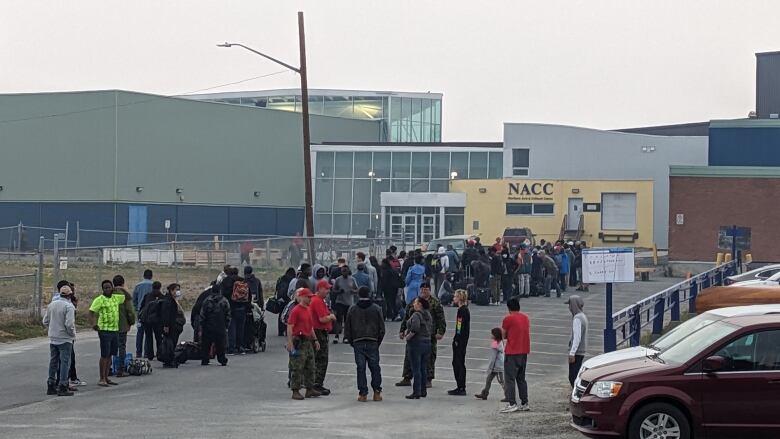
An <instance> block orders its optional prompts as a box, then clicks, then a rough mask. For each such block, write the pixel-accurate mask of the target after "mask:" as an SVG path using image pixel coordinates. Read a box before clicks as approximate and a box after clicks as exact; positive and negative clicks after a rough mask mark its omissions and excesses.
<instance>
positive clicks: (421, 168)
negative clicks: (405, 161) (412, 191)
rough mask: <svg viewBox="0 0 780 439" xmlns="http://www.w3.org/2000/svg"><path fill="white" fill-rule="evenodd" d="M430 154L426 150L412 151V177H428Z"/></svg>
mask: <svg viewBox="0 0 780 439" xmlns="http://www.w3.org/2000/svg"><path fill="white" fill-rule="evenodd" d="M430 164H431V154H430V153H428V152H413V153H412V178H428V177H429V173H430V169H429V167H430Z"/></svg>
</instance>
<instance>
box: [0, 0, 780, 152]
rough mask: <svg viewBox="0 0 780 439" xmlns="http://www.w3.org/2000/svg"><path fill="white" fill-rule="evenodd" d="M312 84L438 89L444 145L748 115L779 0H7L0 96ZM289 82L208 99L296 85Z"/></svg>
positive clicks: (779, 46) (775, 32) (0, 29)
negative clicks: (302, 42) (301, 27)
mask: <svg viewBox="0 0 780 439" xmlns="http://www.w3.org/2000/svg"><path fill="white" fill-rule="evenodd" d="M298 10H302V11H304V13H305V18H306V33H307V51H308V60H309V86H310V87H312V88H345V89H366V90H398V91H422V92H425V91H432V92H441V93H444V104H443V107H444V108H443V112H444V115H443V118H444V121H443V140H446V141H479V140H481V141H498V140H502V137H503V134H502V124H503V123H504V122H544V123H560V124H571V125H579V126H585V127H593V128H623V127H634V126H643V125H656V124H668V123H682V122H693V121H702V120H709V119H718V118H737V117H745V116H746V115H747V114H748V112H749V111H750V110H753V109H754V106H755V96H754V94H755V55H754V53H755V52H761V51H772V50H780V26H778V25H777V18H778V17H779V16H780V2H777V1H750V2H746V1H732V2H726V1H689V0H676V1H658V0H654V1H632V0H616V1H593V0H591V1H550V0H545V1H492V0H491V1H452V0H450V1H421V0H392V1H391V0H385V1H382V2H378V1H367V0H357V1H334V0H316V1H290V0H287V1H258V0H253V1H235V0H231V1H227V0H221V1H210V2H205V1H195V0H188V1H170V0H168V1H159V0H156V1H139V0H135V1H106V0H79V1H72V2H64V1H61V0H56V1H55V0H38V1H31V0H3V1H2V3H0V37H1V38H2V44H0V93H17V92H39V91H59V90H90V89H113V88H117V89H125V90H136V91H143V92H150V93H158V94H179V93H185V92H189V91H194V90H198V89H203V88H207V87H212V86H215V85H219V84H225V83H230V82H234V81H239V80H243V79H246V78H251V77H255V76H259V75H263V74H268V73H273V72H277V71H279V67H278V66H277V65H275V64H273V63H271V62H269V61H266V60H264V59H262V58H260V57H257V56H255V55H252V54H251V53H249V52H245V51H242V50H240V49H236V48H233V49H221V48H217V47H216V46H215V44H216V43H218V42H222V41H235V42H243V43H245V44H247V45H250V46H253V47H255V48H257V49H260V50H263V51H266V52H268V53H270V54H272V55H274V56H276V57H278V58H281V59H283V60H285V61H288V62H289V63H290V64H294V65H297V64H298V61H297V57H298V49H297V44H298V41H297V27H296V11H298ZM298 85H299V83H298V78H297V76H296V75H295V74H293V73H284V74H279V75H275V76H270V77H266V78H260V79H257V80H254V81H249V82H246V83H242V84H239V85H234V86H230V87H224V88H219V89H216V90H213V91H215V92H216V91H236V90H261V89H267V88H278V87H297V86H298Z"/></svg>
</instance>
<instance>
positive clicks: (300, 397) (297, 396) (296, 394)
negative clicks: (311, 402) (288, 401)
mask: <svg viewBox="0 0 780 439" xmlns="http://www.w3.org/2000/svg"><path fill="white" fill-rule="evenodd" d="M292 399H294V400H296V401H303V399H304V398H303V395H301V392H300V391H298V390H293V391H292Z"/></svg>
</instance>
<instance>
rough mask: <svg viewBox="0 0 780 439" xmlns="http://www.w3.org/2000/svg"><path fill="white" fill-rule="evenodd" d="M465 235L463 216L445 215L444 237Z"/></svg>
mask: <svg viewBox="0 0 780 439" xmlns="http://www.w3.org/2000/svg"><path fill="white" fill-rule="evenodd" d="M463 233H464V232H463V215H444V236H453V235H462V234H463Z"/></svg>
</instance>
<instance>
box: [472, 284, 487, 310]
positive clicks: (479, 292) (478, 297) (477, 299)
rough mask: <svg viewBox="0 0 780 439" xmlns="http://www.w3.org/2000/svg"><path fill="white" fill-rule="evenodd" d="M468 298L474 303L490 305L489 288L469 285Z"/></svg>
mask: <svg viewBox="0 0 780 439" xmlns="http://www.w3.org/2000/svg"><path fill="white" fill-rule="evenodd" d="M469 298H470V299H471V303H473V304H474V305H479V306H486V305H490V289H488V288H482V287H479V288H478V287H475V286H474V285H469Z"/></svg>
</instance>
